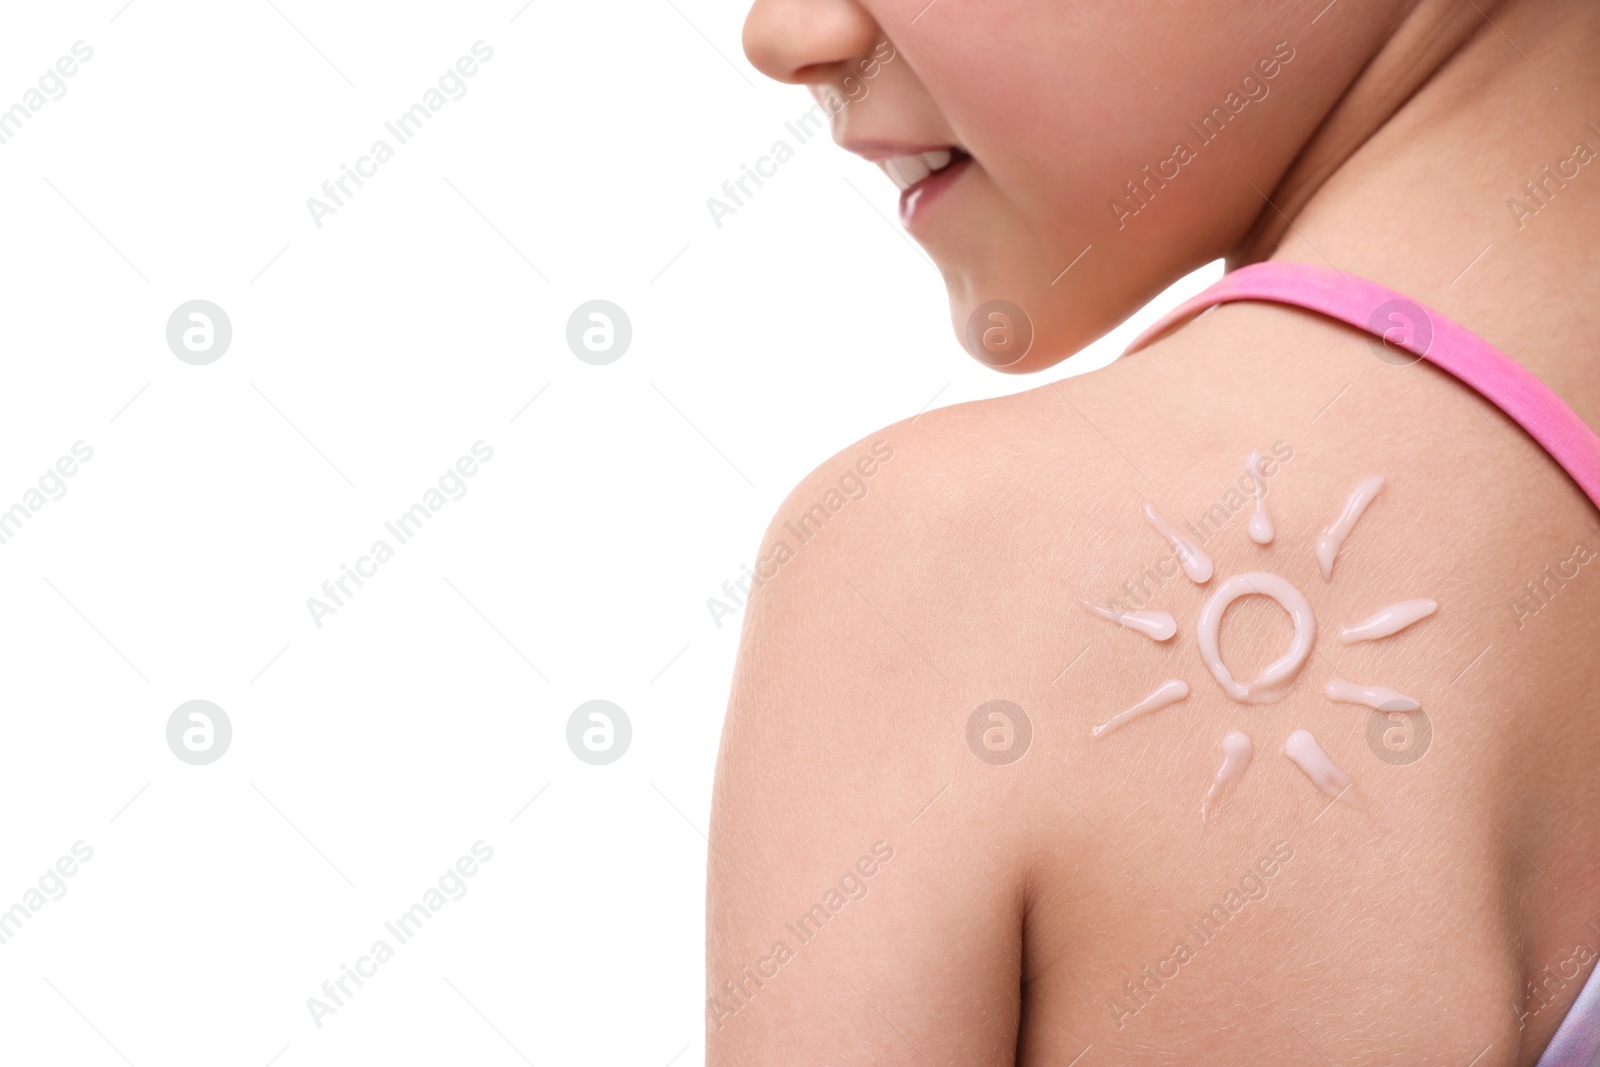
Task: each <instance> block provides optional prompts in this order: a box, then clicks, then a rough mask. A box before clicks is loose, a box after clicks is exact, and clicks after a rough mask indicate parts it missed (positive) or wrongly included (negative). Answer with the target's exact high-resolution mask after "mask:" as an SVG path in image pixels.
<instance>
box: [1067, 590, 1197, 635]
mask: <svg viewBox="0 0 1600 1067" xmlns="http://www.w3.org/2000/svg"><path fill="white" fill-rule="evenodd" d="M1079 603H1080V604H1082V605H1083V606H1084V607H1086V608H1088V609H1089V611H1091V612H1092V613H1094V614H1095V615H1098V616H1100V617H1101V618H1102V619H1110V620H1111V621H1112V622H1114V623H1116V624H1117V625H1118V626H1124V627H1127V628H1128V629H1130V630H1137V631H1138V632H1139V633H1142V634H1144V635H1145V636H1146V637H1148V638H1149V639H1150V640H1152V641H1165V640H1168V639H1169V638H1171V637H1172V635H1173V634H1175V633H1177V632H1178V620H1177V619H1174V618H1173V617H1172V616H1171V615H1169V614H1167V613H1166V612H1164V611H1113V610H1112V609H1110V608H1102V607H1100V606H1099V605H1098V604H1091V603H1089V601H1087V600H1080V601H1079Z"/></svg>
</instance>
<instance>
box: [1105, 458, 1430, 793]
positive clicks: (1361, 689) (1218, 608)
mask: <svg viewBox="0 0 1600 1067" xmlns="http://www.w3.org/2000/svg"><path fill="white" fill-rule="evenodd" d="M1245 467H1246V469H1247V470H1248V472H1249V474H1250V478H1251V480H1252V482H1253V483H1254V485H1255V508H1254V511H1253V513H1252V514H1251V516H1250V521H1249V523H1248V526H1247V529H1248V532H1249V534H1250V539H1251V540H1252V541H1254V542H1255V543H1256V544H1258V545H1260V546H1262V547H1265V546H1267V545H1269V544H1271V543H1272V540H1273V538H1274V536H1275V526H1274V524H1273V521H1272V515H1271V512H1270V511H1269V510H1268V508H1267V501H1266V483H1265V481H1264V479H1263V478H1262V474H1261V454H1260V453H1259V452H1252V453H1250V455H1249V457H1248V458H1247V459H1246V460H1245ZM1383 485H1384V481H1383V478H1382V477H1381V476H1377V475H1374V476H1372V477H1370V478H1363V479H1362V480H1361V481H1360V482H1359V483H1357V484H1356V487H1355V488H1354V489H1353V490H1352V491H1351V493H1350V496H1349V498H1348V499H1347V500H1346V501H1345V505H1344V508H1343V510H1341V511H1340V512H1339V515H1338V517H1337V518H1335V519H1334V521H1333V522H1332V523H1331V524H1330V525H1329V526H1328V527H1327V528H1326V529H1324V530H1323V531H1322V533H1321V534H1320V535H1318V537H1317V544H1316V556H1317V564H1318V566H1319V568H1320V569H1321V571H1322V578H1323V581H1329V582H1331V581H1332V580H1333V570H1334V563H1335V561H1336V560H1337V559H1338V556H1339V550H1340V549H1341V548H1342V547H1343V546H1344V542H1345V539H1346V538H1348V537H1349V536H1350V532H1351V531H1352V530H1353V529H1355V526H1356V523H1358V522H1359V521H1360V520H1361V516H1362V514H1363V513H1364V512H1365V511H1366V509H1367V506H1368V505H1369V504H1371V503H1372V501H1373V500H1374V499H1375V498H1376V497H1377V495H1378V494H1379V493H1381V492H1382V491H1383ZM1144 517H1145V521H1146V522H1148V523H1149V524H1150V526H1151V528H1152V529H1154V530H1155V531H1156V533H1158V534H1160V535H1161V536H1162V537H1163V538H1165V539H1166V541H1167V542H1168V544H1170V545H1171V546H1172V550H1173V552H1174V554H1175V555H1176V556H1177V559H1178V562H1179V564H1180V565H1181V566H1182V568H1183V573H1184V574H1185V575H1186V576H1188V578H1189V580H1190V581H1192V582H1193V583H1194V584H1195V585H1199V586H1205V585H1207V584H1208V583H1210V581H1211V579H1212V576H1213V574H1214V572H1215V567H1214V565H1213V563H1212V561H1211V557H1210V556H1209V555H1207V554H1206V552H1205V550H1204V549H1202V548H1200V547H1199V546H1198V545H1196V544H1195V543H1194V542H1192V541H1191V540H1189V539H1188V538H1187V537H1186V536H1184V534H1183V532H1182V531H1180V530H1179V529H1178V528H1177V527H1176V526H1174V525H1173V524H1172V523H1171V522H1169V521H1168V520H1167V519H1166V517H1165V516H1163V515H1162V514H1161V512H1160V511H1158V510H1157V509H1156V506H1155V504H1153V503H1151V502H1149V501H1146V502H1145V505H1144ZM1246 596H1264V597H1268V598H1270V599H1272V600H1274V601H1276V602H1277V604H1278V606H1279V607H1281V608H1283V610H1284V611H1285V612H1286V613H1287V614H1288V616H1289V622H1290V624H1291V626H1292V627H1293V631H1294V633H1293V637H1292V638H1291V639H1290V641H1289V647H1288V648H1287V649H1286V650H1285V651H1284V653H1283V655H1281V656H1280V657H1278V658H1277V659H1276V660H1274V661H1273V662H1272V663H1270V664H1268V665H1267V667H1266V669H1264V670H1263V671H1262V672H1261V674H1260V675H1259V676H1258V677H1256V678H1255V679H1253V680H1251V681H1247V682H1241V681H1239V680H1238V679H1236V678H1235V677H1234V676H1233V673H1232V672H1231V671H1230V670H1229V669H1228V665H1227V664H1226V663H1224V662H1223V659H1222V651H1221V632H1222V621H1223V616H1224V615H1226V614H1227V610H1228V607H1229V605H1231V604H1232V603H1233V602H1234V601H1235V600H1238V599H1239V598H1241V597H1246ZM1083 606H1084V607H1085V608H1087V609H1088V610H1089V611H1091V612H1093V613H1094V614H1096V615H1098V616H1100V617H1101V618H1104V619H1107V620H1109V621H1111V622H1114V623H1116V624H1117V625H1119V626H1121V627H1124V628H1126V629H1129V630H1133V631H1135V632H1136V633H1140V634H1143V635H1144V636H1145V637H1148V638H1150V639H1151V640H1152V641H1167V640H1170V639H1171V638H1172V637H1173V636H1174V635H1175V634H1176V633H1177V632H1178V623H1177V620H1176V619H1174V618H1173V617H1172V615H1171V614H1169V613H1167V612H1165V611H1159V610H1153V609H1144V610H1139V611H1124V610H1119V609H1116V608H1109V607H1100V606H1098V605H1096V604H1092V603H1090V602H1089V601H1087V600H1085V601H1083ZM1438 608H1439V605H1438V602H1437V601H1433V600H1427V599H1417V600H1402V601H1399V602H1397V603H1394V604H1390V605H1388V606H1386V607H1384V608H1382V609H1381V610H1379V611H1377V612H1376V613H1374V614H1373V615H1372V616H1370V617H1368V618H1366V619H1363V620H1361V621H1360V622H1356V623H1353V624H1351V625H1349V626H1345V627H1343V628H1341V629H1340V631H1339V641H1340V643H1341V644H1346V645H1351V644H1355V643H1357V642H1359V641H1373V640H1377V639H1379V638H1383V637H1388V636H1390V635H1392V634H1395V633H1398V632H1400V631H1401V630H1403V629H1405V628H1406V627H1408V626H1410V625H1411V624H1412V623H1415V622H1417V621H1419V620H1421V619H1424V618H1427V617H1428V616H1429V615H1432V614H1433V613H1434V612H1435V611H1437V610H1438ZM1195 639H1196V644H1197V645H1198V647H1199V650H1200V659H1201V662H1203V663H1204V664H1205V665H1206V667H1207V669H1209V670H1210V672H1211V676H1212V677H1213V678H1214V679H1215V680H1216V682H1217V685H1218V686H1220V687H1221V688H1222V691H1223V693H1224V694H1226V695H1227V696H1228V697H1229V698H1230V699H1232V700H1235V701H1237V702H1239V703H1241V704H1271V703H1274V702H1276V701H1279V700H1282V699H1283V698H1284V697H1285V696H1287V695H1288V694H1289V692H1290V690H1292V689H1293V688H1294V684H1295V681H1296V680H1297V679H1298V677H1299V675H1300V670H1301V668H1303V667H1304V666H1305V665H1306V661H1307V660H1308V659H1309V658H1310V656H1311V652H1312V649H1313V648H1314V647H1315V645H1316V639H1317V620H1316V616H1315V614H1314V613H1313V612H1312V610H1311V602H1310V601H1309V600H1308V599H1307V598H1306V595H1305V594H1304V593H1303V592H1301V591H1300V590H1299V589H1298V588H1296V586H1295V585H1294V583H1293V582H1290V581H1289V580H1288V579H1287V578H1284V577H1282V576H1281V575H1278V574H1274V573H1272V572H1271V571H1261V570H1256V571H1244V572H1242V573H1240V574H1235V575H1232V576H1231V577H1228V578H1225V579H1223V580H1222V581H1221V582H1218V583H1217V584H1216V585H1215V586H1212V587H1211V594H1210V596H1209V597H1208V598H1207V599H1206V602H1205V604H1204V605H1202V606H1201V608H1200V615H1199V618H1198V619H1197V620H1196V624H1195ZM1323 692H1324V693H1325V694H1326V695H1327V697H1328V698H1329V699H1330V700H1335V701H1339V702H1341V703H1346V704H1360V705H1363V706H1365V707H1369V708H1373V709H1377V710H1381V711H1386V712H1414V711H1419V710H1421V707H1422V705H1421V704H1420V703H1418V702H1417V701H1416V700H1414V699H1412V698H1411V697H1408V696H1406V695H1405V694H1404V693H1401V692H1398V691H1397V690H1394V689H1391V688H1389V687H1388V686H1383V685H1362V684H1357V683H1353V682H1349V681H1346V680H1345V679H1343V678H1339V677H1334V678H1332V679H1330V680H1329V681H1328V683H1327V685H1326V686H1325V687H1324V689H1323ZM1188 696H1189V685H1188V683H1187V682H1185V681H1183V680H1182V679H1181V678H1169V679H1168V680H1166V681H1165V682H1162V683H1161V684H1160V685H1159V686H1157V687H1156V688H1155V689H1154V690H1153V691H1152V692H1151V693H1150V694H1149V695H1148V696H1146V697H1144V698H1143V699H1142V700H1140V701H1138V702H1137V703H1135V704H1133V705H1132V706H1130V707H1129V708H1127V709H1126V710H1125V711H1121V712H1119V713H1117V714H1116V715H1113V716H1112V717H1111V718H1110V719H1108V720H1106V721H1105V722H1103V723H1100V724H1099V725H1097V726H1095V727H1094V728H1093V729H1092V730H1090V735H1091V736H1093V737H1104V736H1105V735H1107V734H1109V733H1112V732H1114V731H1116V730H1120V729H1121V728H1122V727H1124V726H1126V725H1128V724H1129V723H1130V722H1132V721H1134V720H1135V719H1139V718H1142V717H1144V716H1146V715H1148V714H1150V713H1152V712H1155V711H1160V710H1161V709H1162V708H1165V707H1168V706H1170V705H1172V704H1176V703H1177V702H1179V701H1181V700H1184V699H1186V698H1187V697H1188ZM1221 747H1222V752H1223V759H1222V766H1221V767H1220V768H1219V769H1218V770H1217V773H1216V777H1215V778H1214V779H1213V781H1212V783H1211V788H1210V789H1209V790H1208V791H1207V792H1206V795H1205V798H1204V800H1202V801H1201V805H1200V812H1201V817H1202V818H1203V819H1205V818H1209V817H1210V816H1211V814H1212V813H1213V812H1214V811H1215V810H1216V808H1217V806H1218V805H1219V804H1220V803H1221V801H1222V799H1223V798H1224V797H1225V796H1226V795H1227V793H1228V791H1229V790H1230V789H1231V788H1232V787H1233V785H1234V783H1236V782H1237V781H1238V780H1239V778H1240V777H1241V776H1242V775H1243V774H1244V772H1245V769H1246V768H1247V767H1249V765H1250V760H1251V758H1252V755H1253V753H1254V745H1253V744H1252V742H1251V740H1250V737H1249V736H1248V735H1247V734H1245V733H1243V732H1242V731H1238V730H1235V731H1233V732H1231V733H1229V734H1228V735H1227V736H1225V737H1224V738H1223V739H1222V743H1221ZM1283 754H1284V755H1285V756H1287V757H1289V759H1291V760H1292V761H1294V763H1295V765H1296V766H1298V767H1299V768H1300V770H1301V771H1303V772H1304V773H1305V775H1306V777H1307V778H1309V779H1310V780H1311V782H1312V784H1314V785H1315V786H1316V787H1317V788H1318V789H1320V790H1322V792H1323V793H1325V794H1327V795H1328V796H1330V797H1333V798H1334V799H1335V800H1342V801H1344V802H1345V803H1348V804H1351V805H1352V806H1354V807H1356V808H1358V809H1363V810H1364V808H1365V802H1364V801H1363V800H1362V799H1361V797H1360V794H1359V792H1357V791H1356V790H1355V783H1354V782H1353V780H1352V779H1351V778H1350V776H1349V775H1348V774H1346V773H1345V772H1344V771H1343V770H1341V769H1340V768H1339V767H1338V766H1337V765H1336V764H1335V763H1334V762H1333V761H1332V760H1331V759H1329V758H1328V754H1327V753H1326V752H1324V751H1323V750H1322V746H1321V745H1319V744H1318V743H1317V739H1316V738H1315V737H1313V736H1312V735H1311V732H1310V731H1308V730H1295V731H1294V732H1293V733H1291V734H1290V735H1289V737H1288V739H1287V740H1286V741H1285V742H1284V745H1283Z"/></svg>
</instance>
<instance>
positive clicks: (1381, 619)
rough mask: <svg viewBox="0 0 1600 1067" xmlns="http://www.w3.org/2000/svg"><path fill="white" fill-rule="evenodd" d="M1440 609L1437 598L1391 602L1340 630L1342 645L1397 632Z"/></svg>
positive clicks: (1375, 638) (1370, 639) (1372, 639)
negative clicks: (1373, 613) (1375, 612)
mask: <svg viewBox="0 0 1600 1067" xmlns="http://www.w3.org/2000/svg"><path fill="white" fill-rule="evenodd" d="M1438 610H1439V602H1438V601H1437V600H1426V599H1423V600H1402V601H1400V602H1399V603H1398V604H1390V605H1389V606H1388V607H1386V608H1383V609H1382V610H1381V611H1379V612H1378V613H1377V614H1376V615H1373V616H1372V617H1371V618H1367V619H1362V620H1361V621H1360V622H1358V623H1356V624H1355V625H1354V626H1346V627H1343V628H1342V629H1340V631H1339V643H1340V644H1341V645H1353V644H1355V643H1356V642H1357V641H1374V640H1377V639H1378V638H1380V637H1388V636H1389V635H1390V634H1397V633H1399V632H1400V631H1401V630H1404V629H1405V628H1406V627H1407V626H1410V625H1411V624H1412V623H1414V622H1417V621H1418V620H1420V619H1426V618H1427V617H1428V616H1429V615H1432V614H1433V613H1434V612H1436V611H1438Z"/></svg>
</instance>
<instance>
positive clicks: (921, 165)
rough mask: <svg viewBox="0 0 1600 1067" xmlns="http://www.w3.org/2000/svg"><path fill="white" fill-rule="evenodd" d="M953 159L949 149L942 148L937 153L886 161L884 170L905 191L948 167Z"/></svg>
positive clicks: (897, 157)
mask: <svg viewBox="0 0 1600 1067" xmlns="http://www.w3.org/2000/svg"><path fill="white" fill-rule="evenodd" d="M952 158H954V157H953V156H952V155H951V153H950V152H949V151H948V150H947V149H943V148H941V149H939V150H938V151H935V152H923V153H922V154H921V155H915V156H896V157H895V158H894V159H886V160H884V162H883V169H884V170H885V171H887V172H888V173H889V177H890V179H891V180H892V181H893V182H894V184H895V187H896V188H898V189H901V190H905V189H909V188H911V187H912V186H913V185H915V184H917V183H918V182H920V181H921V180H922V179H924V178H926V177H927V176H928V175H930V174H932V173H934V172H935V171H939V170H943V169H944V168H945V167H948V166H949V165H950V160H951V159H952Z"/></svg>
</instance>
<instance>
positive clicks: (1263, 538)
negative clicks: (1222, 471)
mask: <svg viewBox="0 0 1600 1067" xmlns="http://www.w3.org/2000/svg"><path fill="white" fill-rule="evenodd" d="M1244 462H1245V467H1246V468H1247V469H1248V470H1249V471H1250V477H1251V479H1252V480H1254V482H1255V484H1256V510H1255V513H1254V514H1252V515H1251V516H1250V524H1249V531H1250V540H1252V541H1254V542H1255V543H1256V544H1258V545H1270V544H1271V543H1272V538H1273V535H1274V533H1275V532H1276V531H1275V530H1274V529H1273V525H1272V513H1271V512H1270V511H1268V510H1267V481H1266V479H1265V478H1264V477H1263V476H1262V474H1261V453H1260V452H1252V453H1250V456H1249V458H1248V459H1246V460H1245V461H1244Z"/></svg>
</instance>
